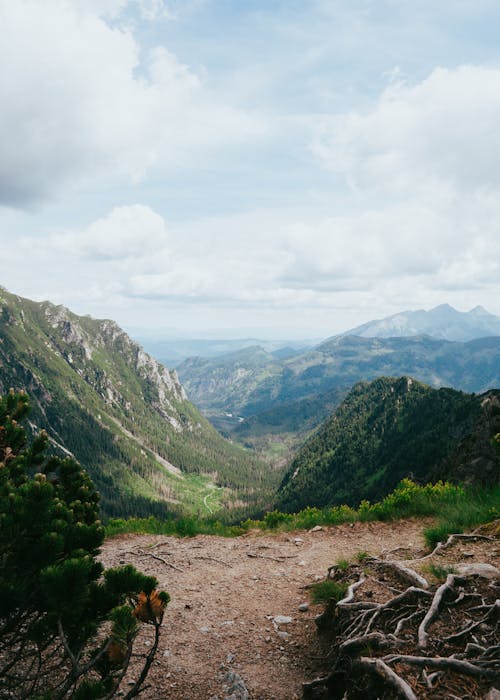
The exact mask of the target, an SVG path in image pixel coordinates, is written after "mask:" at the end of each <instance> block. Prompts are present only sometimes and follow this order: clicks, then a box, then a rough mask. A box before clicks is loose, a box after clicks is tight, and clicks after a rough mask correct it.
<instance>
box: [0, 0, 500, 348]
mask: <svg viewBox="0 0 500 700" xmlns="http://www.w3.org/2000/svg"><path fill="white" fill-rule="evenodd" d="M499 24H500V4H499V3H498V2H497V0H432V1H431V0H419V1H418V2H415V0H300V1H299V0H43V2H40V0H0V32H1V34H0V65H1V66H2V70H1V71H0V105H1V108H0V246H1V253H0V255H1V258H0V259H1V263H2V265H1V269H2V273H1V275H0V285H2V286H3V287H5V288H6V289H8V290H9V291H11V292H13V293H16V294H19V295H22V296H26V297H29V298H31V299H35V300H39V301H41V300H45V299H49V300H50V301H53V302H54V303H58V304H64V305H65V306H67V307H69V308H70V309H71V310H73V311H74V312H76V313H79V314H90V315H92V316H94V317H97V318H112V319H114V320H116V321H117V322H118V323H119V324H120V325H122V326H123V327H124V328H125V329H127V330H130V331H132V332H133V333H134V334H135V335H141V334H142V335H148V336H149V337H158V338H167V337H245V336H247V335H256V336H258V337H269V338H279V337H282V338H300V337H304V338H311V337H314V338H321V337H327V336H329V335H332V334H333V333H336V332H341V331H344V330H346V329H348V328H351V327H354V326H356V325H358V324H360V323H363V322H365V321H368V320H371V319H375V318H381V317H384V316H387V315H390V314H393V313H397V312H398V311H402V310H406V309H420V308H426V309H428V308H432V307H434V306H436V305H438V304H441V303H449V304H451V305H453V306H454V307H455V308H457V309H459V310H461V311H467V310H469V309H471V308H473V307H475V306H476V305H482V306H484V307H485V308H486V309H488V310H489V311H490V312H492V313H495V314H499V315H500V196H499V195H500V168H499V166H498V164H499V161H500V128H499V125H500V44H499V42H498V36H497V30H498V26H499Z"/></svg>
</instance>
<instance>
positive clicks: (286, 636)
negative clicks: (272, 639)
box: [278, 632, 290, 641]
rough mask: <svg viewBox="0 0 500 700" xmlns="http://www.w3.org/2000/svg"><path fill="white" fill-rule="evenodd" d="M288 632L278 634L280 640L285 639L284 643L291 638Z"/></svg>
mask: <svg viewBox="0 0 500 700" xmlns="http://www.w3.org/2000/svg"><path fill="white" fill-rule="evenodd" d="M289 636H290V635H289V634H288V632H278V637H279V638H280V639H283V641H286V640H287V639H288V638H289Z"/></svg>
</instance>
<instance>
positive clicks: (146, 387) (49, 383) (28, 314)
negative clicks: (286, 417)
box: [0, 289, 267, 515]
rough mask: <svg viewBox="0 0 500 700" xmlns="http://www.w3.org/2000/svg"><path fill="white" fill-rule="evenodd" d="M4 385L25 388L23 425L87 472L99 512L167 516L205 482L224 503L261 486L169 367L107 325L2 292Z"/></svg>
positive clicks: (254, 463)
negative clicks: (27, 416)
mask: <svg viewBox="0 0 500 700" xmlns="http://www.w3.org/2000/svg"><path fill="white" fill-rule="evenodd" d="M10 387H14V388H15V389H25V390H26V391H27V392H28V394H29V396H30V398H31V404H32V417H31V421H32V424H33V426H36V428H41V427H43V428H46V429H47V432H48V434H49V436H50V438H51V439H52V443H53V445H54V448H56V447H57V448H58V449H59V450H62V451H63V452H65V451H68V452H70V453H72V454H74V455H75V457H76V458H77V459H78V461H80V462H81V463H82V465H83V466H84V467H85V468H87V470H88V471H89V473H90V475H91V477H92V478H93V480H94V481H95V483H96V485H97V487H98V489H99V491H100V492H101V496H102V504H103V511H104V512H105V513H106V514H107V515H120V514H128V515H146V514H150V513H155V514H167V513H169V512H172V511H174V512H176V509H177V510H178V506H179V504H178V502H179V500H180V501H182V502H183V503H184V505H185V506H186V507H188V506H189V507H190V508H191V507H193V506H194V505H195V504H196V503H199V501H200V500H201V493H202V492H203V491H204V492H205V493H206V489H207V488H210V487H211V485H218V486H222V487H224V489H223V492H221V493H220V497H221V498H224V499H225V500H226V501H228V502H229V501H230V500H231V499H234V498H236V492H238V498H239V499H241V498H242V497H243V494H244V493H247V494H248V496H249V497H250V498H252V495H251V492H252V491H254V490H255V483H261V484H262V482H265V481H266V477H267V473H266V469H265V468H264V466H263V465H262V464H261V463H260V462H259V460H258V459H256V458H255V457H254V456H252V455H250V454H249V453H248V452H245V451H244V450H242V449H240V448H238V447H237V446H235V445H231V444H230V443H228V442H227V441H225V440H224V439H223V438H222V437H221V436H220V435H219V434H218V433H217V432H216V431H215V430H214V429H213V427H212V426H211V425H210V424H209V423H208V421H207V420H206V419H205V418H204V417H203V416H202V415H201V414H200V413H199V411H198V410H197V409H196V408H195V407H194V406H193V405H192V404H191V403H190V402H189V401H188V400H187V398H186V394H185V391H184V388H183V387H182V385H181V383H180V381H179V378H178V376H177V373H176V372H175V370H173V371H171V370H168V369H167V368H166V367H164V366H163V365H161V364H160V363H158V362H157V361H156V360H155V359H154V358H152V357H151V356H150V355H148V354H147V353H146V352H145V351H144V350H143V349H142V348H141V347H140V346H139V345H138V344H137V343H135V342H134V341H133V340H131V338H129V336H128V335H127V334H126V333H125V332H124V331H123V330H122V329H121V328H120V327H119V326H118V324H116V323H115V322H114V321H110V320H96V319H92V318H91V317H89V316H77V315H76V314H74V313H72V312H71V311H69V310H68V309H66V308H65V307H63V306H56V305H54V304H52V303H50V302H33V301H31V300H29V299H23V298H22V297H19V296H17V295H11V294H9V293H8V292H7V291H6V290H3V289H2V290H0V390H1V391H7V390H8V389H9V388H10ZM181 482H182V483H181ZM250 484H252V485H251V486H250ZM218 493H219V492H218Z"/></svg>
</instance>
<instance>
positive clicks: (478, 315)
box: [340, 304, 500, 342]
mask: <svg viewBox="0 0 500 700" xmlns="http://www.w3.org/2000/svg"><path fill="white" fill-rule="evenodd" d="M423 334H425V335H430V336H432V337H433V338H441V339H442V340H459V341H464V342H465V341H467V340H475V339H476V338H486V337H488V336H490V337H491V336H500V316H494V315H493V314H490V313H488V311H486V309H484V308H483V307H482V306H476V307H475V308H474V309H472V310H471V311H468V312H461V311H457V310H456V309H454V308H453V307H452V306H450V305H449V304H441V305H440V306H436V307H435V308H434V309H430V310H429V311H424V310H422V309H421V310H419V311H403V312H401V313H398V314H394V316H388V317H387V318H383V319H379V320H377V321H369V322H368V323H364V324H363V325H362V326H357V328H352V329H351V330H349V331H345V333H341V334H340V335H342V336H346V335H357V336H359V337H361V338H396V337H397V338H401V337H407V336H412V335H423Z"/></svg>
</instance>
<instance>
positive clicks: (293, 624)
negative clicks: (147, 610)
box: [102, 519, 426, 700]
mask: <svg viewBox="0 0 500 700" xmlns="http://www.w3.org/2000/svg"><path fill="white" fill-rule="evenodd" d="M425 524H426V523H425V522H424V521H422V520H411V519H410V520H406V521H402V522H397V523H380V522H378V523H354V524H352V525H341V526H337V527H330V528H322V529H321V530H318V531H310V532H303V531H301V532H296V533H280V534H276V535H270V534H265V535H262V534H260V533H249V534H248V535H245V536H243V537H238V538H234V539H226V538H221V537H214V536H198V537H194V538H190V539H177V538H175V537H165V536H153V535H125V536H120V537H116V538H113V539H110V540H107V541H106V543H105V545H104V547H103V552H102V561H103V563H104V564H105V566H106V567H110V566H118V565H123V564H127V563H132V564H134V565H135V566H136V567H137V568H139V569H140V570H141V571H143V572H144V573H148V574H153V575H154V576H156V577H157V578H158V580H159V582H160V588H161V589H164V590H167V591H168V592H169V594H170V596H171V602H170V604H169V605H168V608H167V611H166V614H165V618H164V622H163V634H162V638H161V642H160V648H159V652H158V654H157V657H156V661H155V663H154V665H153V667H152V669H151V671H150V674H149V676H148V684H149V688H148V689H147V690H146V691H145V692H144V693H142V694H141V696H140V697H141V698H148V699H149V700H152V699H153V698H154V699H156V700H160V699H161V698H169V699H171V700H224V699H225V698H231V700H244V699H245V698H250V699H251V700H295V699H297V700H298V699H299V698H301V697H302V690H301V689H302V683H303V682H305V681H308V680H311V679H312V678H314V677H315V676H317V675H318V674H321V672H322V670H323V669H322V663H323V662H322V660H321V658H320V657H321V655H322V654H323V653H324V650H322V649H321V647H320V646H319V642H318V635H317V633H316V626H315V624H314V617H315V616H316V615H317V614H318V612H320V610H321V608H317V607H316V606H314V605H310V607H309V609H308V610H306V611H300V610H299V605H301V604H302V603H305V602H308V600H309V598H308V592H307V588H306V587H307V585H308V584H310V583H313V582H314V581H315V580H321V579H323V578H324V576H325V575H326V572H327V569H328V567H329V566H331V565H332V564H334V563H335V562H336V561H338V560H339V559H350V558H352V557H353V556H354V555H355V554H356V553H358V552H360V551H364V552H368V553H369V554H373V555H379V554H381V553H383V552H384V551H385V552H387V551H392V550H396V549H397V548H401V551H403V552H404V556H405V557H406V556H408V555H411V556H418V553H419V552H421V550H422V549H423V538H422V530H423V527H424V525H425ZM398 558H399V557H398ZM280 617H281V619H280ZM287 618H291V621H289V620H288V619H287ZM150 639H151V637H150V636H149V635H148V634H144V633H143V634H142V636H141V637H140V638H139V639H138V641H137V645H138V647H139V649H140V647H141V645H142V647H143V649H147V646H148V645H149V644H150ZM134 678H135V676H134V667H133V665H131V667H130V669H129V673H128V675H127V677H126V678H125V681H124V685H123V688H124V689H125V690H126V687H127V684H128V682H129V681H131V680H132V679H134ZM245 693H247V694H245Z"/></svg>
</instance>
